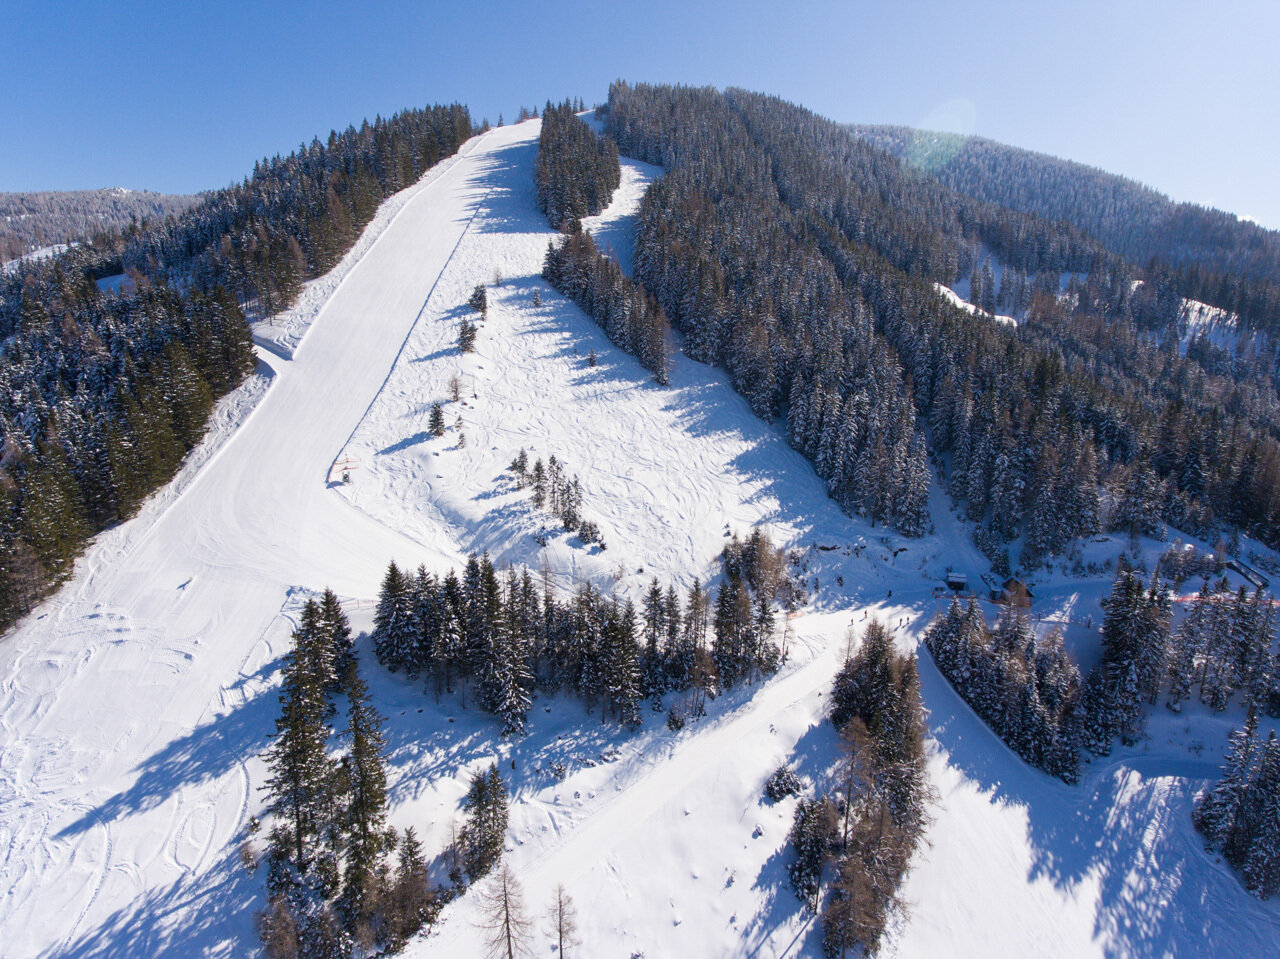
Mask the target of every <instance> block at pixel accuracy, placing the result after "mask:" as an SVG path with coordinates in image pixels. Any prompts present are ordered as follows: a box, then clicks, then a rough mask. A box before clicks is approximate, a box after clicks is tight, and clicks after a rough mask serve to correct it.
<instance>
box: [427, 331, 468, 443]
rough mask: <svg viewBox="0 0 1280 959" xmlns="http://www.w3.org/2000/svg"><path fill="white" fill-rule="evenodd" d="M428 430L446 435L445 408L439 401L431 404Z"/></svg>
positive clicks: (433, 433) (435, 434)
mask: <svg viewBox="0 0 1280 959" xmlns="http://www.w3.org/2000/svg"><path fill="white" fill-rule="evenodd" d="M464 352H466V351H464ZM427 430H428V432H430V433H431V435H432V436H435V437H441V436H444V410H443V409H442V408H441V406H440V404H439V403H432V404H431V415H430V418H429V419H428V420H427Z"/></svg>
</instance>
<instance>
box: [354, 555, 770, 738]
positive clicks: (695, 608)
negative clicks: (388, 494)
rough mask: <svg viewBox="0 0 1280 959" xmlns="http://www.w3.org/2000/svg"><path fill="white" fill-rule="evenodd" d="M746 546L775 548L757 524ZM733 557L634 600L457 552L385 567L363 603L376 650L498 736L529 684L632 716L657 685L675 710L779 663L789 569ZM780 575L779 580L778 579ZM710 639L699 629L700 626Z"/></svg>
mask: <svg viewBox="0 0 1280 959" xmlns="http://www.w3.org/2000/svg"><path fill="white" fill-rule="evenodd" d="M756 547H757V555H760V556H762V557H763V555H764V554H765V551H766V550H768V551H770V553H771V555H773V557H774V558H773V559H771V560H763V559H762V560H761V562H767V563H768V564H769V565H770V566H772V567H777V566H778V565H779V560H778V559H777V551H776V550H774V548H773V547H772V545H771V544H770V543H769V541H768V537H766V536H764V535H763V534H757V536H756ZM755 576H756V578H755V582H756V585H754V586H753V585H752V582H753V580H752V576H751V575H747V574H743V573H740V572H738V571H736V570H735V572H734V573H733V574H729V575H726V579H725V581H724V583H723V584H722V585H721V586H720V588H719V589H718V590H717V591H716V595H715V599H714V605H713V602H712V598H711V596H710V594H709V593H708V592H707V590H705V589H704V588H703V586H702V584H701V582H699V581H698V580H696V579H695V580H694V582H693V585H692V586H691V587H690V588H689V590H688V592H687V594H686V596H685V597H684V600H683V602H682V601H681V598H680V595H679V594H678V593H677V591H676V589H675V587H674V586H671V585H668V586H666V587H663V586H662V585H661V584H660V583H659V582H658V580H657V579H656V578H655V579H654V580H653V581H652V582H651V583H650V585H649V587H648V589H647V590H646V591H645V594H644V597H643V600H642V602H641V604H640V606H639V608H637V607H636V605H635V603H633V602H632V601H631V600H630V599H627V600H623V599H620V598H619V597H618V596H617V595H613V596H607V597H606V596H605V595H603V594H602V593H601V592H600V591H599V590H597V589H596V588H595V587H594V586H592V585H591V583H590V582H584V583H582V584H581V585H580V586H578V588H577V589H576V590H575V591H574V593H573V595H572V596H571V597H570V598H569V599H567V600H561V599H559V598H557V596H556V591H555V586H554V582H553V579H552V577H551V574H550V572H549V571H548V570H544V571H543V572H542V573H541V575H540V576H538V577H535V576H534V574H533V573H532V572H531V571H530V570H529V569H528V568H527V567H526V568H522V569H519V570H517V569H516V568H514V567H509V568H508V569H507V570H506V571H505V572H500V571H499V570H498V569H496V568H495V567H494V565H493V562H492V561H491V560H490V559H489V557H488V555H487V554H485V555H482V556H478V557H477V556H475V555H472V556H470V557H469V558H468V560H467V563H466V566H465V567H464V568H463V570H462V571H461V573H459V572H458V571H457V570H453V569H451V570H449V571H448V572H446V573H445V574H444V575H443V576H440V575H437V574H435V573H432V572H429V571H428V570H426V569H425V568H420V569H418V570H417V572H416V573H414V572H404V571H402V570H401V569H400V568H399V567H398V566H396V564H395V563H394V562H393V563H391V564H390V565H389V566H388V568H387V573H386V576H385V577H384V579H383V583H382V588H381V590H380V591H379V596H378V606H377V610H376V612H375V615H374V631H373V643H374V652H375V655H376V656H377V658H378V662H379V663H381V664H382V665H383V666H384V667H385V668H387V669H388V670H390V671H392V672H404V673H406V674H407V675H409V676H410V677H414V678H421V679H422V680H423V681H424V683H425V686H426V689H427V690H430V691H432V692H433V693H434V695H435V696H436V697H437V698H439V697H440V696H441V695H443V694H446V693H448V694H457V695H458V696H460V697H461V700H462V703H463V704H464V705H465V704H466V701H467V696H468V695H470V696H471V698H472V701H473V702H474V703H475V704H476V705H478V706H479V708H480V709H482V710H484V711H485V712H488V713H491V714H493V715H495V716H497V717H498V718H499V719H500V720H501V721H502V732H503V734H504V735H516V734H520V733H522V732H524V731H525V729H526V728H527V726H528V723H529V712H530V708H531V705H532V698H533V694H534V692H535V691H536V690H539V689H541V690H544V691H546V692H556V691H558V690H566V691H569V692H572V693H573V694H574V695H576V696H577V697H579V698H580V699H581V700H582V701H583V702H584V703H585V704H586V705H587V707H588V709H595V708H597V707H599V710H600V717H601V720H602V721H609V720H610V719H612V720H613V721H615V722H617V723H619V724H620V725H622V726H624V727H635V726H638V725H639V724H640V722H641V720H640V707H641V705H642V703H643V702H644V701H646V700H648V701H650V702H652V703H653V704H654V705H655V707H658V708H660V706H661V702H662V697H663V695H664V694H665V693H667V692H669V691H678V692H681V693H685V694H687V700H688V701H687V703H686V704H685V705H684V706H680V705H678V704H677V705H675V706H673V707H672V714H673V717H674V719H675V721H676V722H677V723H679V722H682V721H683V719H684V718H685V716H686V715H689V714H692V715H695V716H696V715H698V714H699V713H700V712H701V709H702V707H703V704H704V703H705V701H706V698H707V697H709V696H711V697H713V696H715V695H717V694H718V693H720V692H722V691H726V690H728V689H730V688H731V687H733V686H734V685H736V684H738V683H743V682H747V683H750V682H754V681H756V680H757V679H760V678H762V677H765V676H768V675H770V674H771V673H773V672H774V671H776V669H777V668H778V666H779V664H780V662H781V658H782V648H781V645H780V643H779V636H778V626H777V611H776V608H775V600H776V601H777V602H786V601H787V597H789V596H792V595H794V594H793V592H792V587H791V586H790V585H789V577H786V576H785V574H778V575H775V576H773V577H770V576H766V575H765V574H764V573H756V574H755ZM784 581H785V582H786V583H787V584H788V585H786V586H784V585H783V582H784ZM709 632H710V633H711V639H710V641H709V642H708V633H709Z"/></svg>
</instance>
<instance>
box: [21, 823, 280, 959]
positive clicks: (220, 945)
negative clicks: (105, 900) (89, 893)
mask: <svg viewBox="0 0 1280 959" xmlns="http://www.w3.org/2000/svg"><path fill="white" fill-rule="evenodd" d="M261 880H262V876H261V873H260V872H259V873H257V874H250V873H249V872H248V870H246V869H245V867H244V865H243V864H242V863H241V861H240V855H239V851H238V850H236V849H235V848H228V849H227V850H226V852H225V854H224V855H223V857H222V859H220V860H219V861H218V862H217V864H215V865H214V867H213V868H212V869H210V870H208V871H206V872H201V873H194V874H193V873H188V874H186V875H184V876H182V877H181V878H180V879H176V880H174V881H173V882H171V883H169V884H168V885H167V886H164V887H159V888H156V889H153V890H150V891H148V892H147V893H146V894H145V896H144V898H143V900H142V901H141V902H139V901H136V900H135V901H133V902H130V903H128V904H127V905H125V906H122V907H121V908H120V909H118V910H116V911H115V912H114V913H112V914H111V915H110V916H109V917H107V919H106V920H105V921H103V922H102V923H101V924H100V925H98V926H97V927H95V928H93V929H86V930H84V931H83V932H80V933H79V934H77V935H76V936H75V937H74V938H73V939H72V940H71V941H70V942H68V943H65V944H60V945H59V946H58V947H57V948H56V950H51V951H49V952H47V953H46V954H45V955H46V956H48V957H50V959H52V957H53V956H55V955H56V956H58V957H60V959H89V957H94V959H100V957H103V956H111V957H115V956H119V957H121V959H137V957H140V956H147V957H170V956H172V957H174V959H187V957H189V956H200V955H210V954H215V953H217V954H238V955H246V954H248V953H250V952H253V951H254V949H253V946H252V943H253V942H254V933H253V928H254V926H253V923H254V915H255V914H256V912H257V911H258V910H260V909H261V908H262V907H263V905H264V904H265V897H264V896H263V894H262V881H261Z"/></svg>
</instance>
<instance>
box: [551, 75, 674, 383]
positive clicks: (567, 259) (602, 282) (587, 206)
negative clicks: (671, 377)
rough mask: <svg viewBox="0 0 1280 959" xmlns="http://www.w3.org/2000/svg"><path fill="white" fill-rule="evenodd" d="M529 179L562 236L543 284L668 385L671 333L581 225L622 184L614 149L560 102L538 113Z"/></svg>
mask: <svg viewBox="0 0 1280 959" xmlns="http://www.w3.org/2000/svg"><path fill="white" fill-rule="evenodd" d="M542 116H543V120H542V133H541V135H540V137H539V139H538V166H537V169H536V171H535V173H534V176H535V180H536V186H537V191H538V205H539V206H540V207H541V208H542V211H543V212H544V213H546V215H547V222H549V223H550V224H551V225H552V226H553V227H555V228H556V229H557V230H563V231H564V232H565V233H566V234H567V235H566V236H565V238H564V239H563V240H561V241H560V243H559V244H556V243H549V244H548V245H547V255H546V259H545V261H544V263H543V267H542V278H543V279H544V280H546V281H547V282H548V283H550V284H551V285H552V286H554V287H555V288H556V289H557V290H558V291H559V292H561V293H563V294H564V295H565V296H567V297H568V298H569V299H570V300H572V301H573V302H574V303H576V304H577V305H578V306H579V307H580V308H581V309H582V311H583V312H584V313H586V314H587V316H589V317H591V318H592V319H593V320H595V321H596V323H597V324H598V325H599V326H600V327H601V329H603V330H604V331H605V333H606V334H607V335H608V337H609V339H610V341H612V342H613V344H614V345H615V346H617V347H619V348H620V349H622V350H624V351H626V352H627V353H630V354H631V355H632V356H635V357H636V358H637V359H639V360H640V365H641V366H643V367H644V368H645V369H647V370H649V371H650V372H651V373H653V376H654V379H656V380H657V381H658V382H659V383H662V384H664V385H665V384H666V383H667V373H668V351H669V340H670V325H669V323H668V321H667V317H666V314H665V313H664V312H663V310H662V307H661V306H659V305H658V303H657V302H656V301H655V300H654V299H653V298H652V297H651V296H649V294H648V293H646V292H645V290H644V288H643V287H642V286H640V285H639V284H637V283H635V282H634V281H633V280H632V279H631V278H630V277H629V276H627V275H626V274H624V273H623V272H622V268H621V267H619V266H618V263H617V261H616V260H614V259H612V258H610V257H608V256H605V255H604V254H603V253H601V252H600V251H599V250H597V249H596V245H595V241H594V240H593V239H592V237H591V234H590V233H588V232H587V231H585V230H583V229H582V223H581V218H582V217H584V216H589V215H594V214H596V213H599V212H600V211H601V210H602V209H604V208H605V207H606V206H607V205H608V204H609V201H610V199H611V198H612V197H613V191H614V190H616V189H617V188H618V183H619V181H620V179H621V176H622V171H621V167H620V165H619V163H618V148H617V146H616V145H615V144H614V142H613V140H612V138H610V137H609V136H603V137H598V136H596V135H595V134H594V133H593V132H592V131H591V129H590V128H589V127H588V126H587V125H586V124H585V123H583V122H582V121H581V120H580V119H579V118H578V117H577V115H576V114H575V113H574V110H573V106H572V104H570V103H569V101H567V100H566V101H565V102H564V104H562V105H561V106H558V107H555V106H552V105H551V104H550V103H548V104H547V107H546V110H545V111H544V112H543V115H542Z"/></svg>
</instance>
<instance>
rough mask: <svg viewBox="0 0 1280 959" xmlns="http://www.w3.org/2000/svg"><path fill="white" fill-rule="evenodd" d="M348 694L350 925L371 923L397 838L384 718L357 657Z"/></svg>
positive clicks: (345, 896)
mask: <svg viewBox="0 0 1280 959" xmlns="http://www.w3.org/2000/svg"><path fill="white" fill-rule="evenodd" d="M343 692H345V693H346V696H347V703H348V708H347V729H346V735H347V737H348V738H349V740H350V744H351V747H350V751H349V752H348V754H347V755H346V756H345V757H344V758H343V762H342V770H343V773H344V775H343V777H342V779H343V783H344V785H345V787H346V809H345V816H344V817H343V818H344V827H345V828H344V833H345V839H346V842H345V845H346V850H345V852H346V855H345V860H346V862H345V867H346V868H345V870H344V872H343V877H342V885H343V891H342V900H341V902H342V911H343V914H344V915H345V916H346V918H347V924H348V926H354V925H355V924H357V923H359V922H367V921H368V919H369V916H370V915H371V913H372V910H373V907H374V904H375V903H376V902H377V900H378V899H379V897H380V893H381V890H382V888H383V887H384V886H385V884H386V874H385V873H386V863H385V861H384V860H385V856H386V852H387V850H388V849H389V848H390V846H391V844H392V842H393V841H394V838H395V837H394V835H393V834H390V833H388V831H387V828H386V825H387V771H386V765H385V760H384V758H383V752H384V750H385V749H386V736H385V734H384V732H383V722H384V721H383V718H382V716H381V715H379V713H378V711H377V709H376V708H374V706H373V703H372V702H370V699H369V687H368V686H367V685H366V684H365V681H364V680H363V679H362V678H361V677H360V670H359V667H358V666H357V664H356V662H355V661H354V660H353V661H352V662H351V664H350V665H349V666H348V668H347V672H346V675H345V676H344V677H343Z"/></svg>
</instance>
